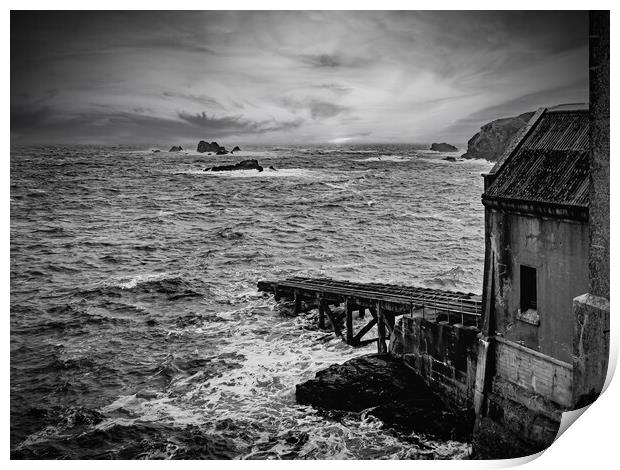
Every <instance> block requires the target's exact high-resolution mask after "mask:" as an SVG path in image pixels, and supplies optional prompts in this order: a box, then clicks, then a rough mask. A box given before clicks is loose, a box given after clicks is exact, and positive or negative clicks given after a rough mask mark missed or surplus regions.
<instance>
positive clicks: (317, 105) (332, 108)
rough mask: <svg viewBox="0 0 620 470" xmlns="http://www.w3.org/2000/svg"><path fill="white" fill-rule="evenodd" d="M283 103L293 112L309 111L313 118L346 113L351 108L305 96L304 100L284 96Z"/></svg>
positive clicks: (324, 117)
mask: <svg viewBox="0 0 620 470" xmlns="http://www.w3.org/2000/svg"><path fill="white" fill-rule="evenodd" d="M281 102H282V104H283V105H284V106H285V107H286V108H288V109H290V110H291V111H292V112H293V113H295V114H297V113H299V112H307V113H308V114H310V117H311V118H312V119H326V118H331V117H334V116H337V115H338V114H342V113H346V112H348V111H349V110H350V109H349V108H348V107H347V106H342V105H339V104H335V103H333V102H331V101H323V100H319V99H314V98H305V99H303V100H293V99H288V98H283V99H282V100H281Z"/></svg>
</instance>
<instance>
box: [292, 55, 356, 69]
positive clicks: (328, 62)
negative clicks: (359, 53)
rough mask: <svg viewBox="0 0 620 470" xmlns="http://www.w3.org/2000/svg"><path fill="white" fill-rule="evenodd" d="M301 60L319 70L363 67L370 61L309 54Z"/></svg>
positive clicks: (340, 56) (348, 56)
mask: <svg viewBox="0 0 620 470" xmlns="http://www.w3.org/2000/svg"><path fill="white" fill-rule="evenodd" d="M299 60H300V61H301V62H302V63H303V64H306V65H310V66H312V67H318V68H327V69H333V68H340V67H363V66H364V65H367V64H368V59H364V58H362V57H354V56H350V55H347V54H342V53H337V54H308V55H302V56H300V57H299Z"/></svg>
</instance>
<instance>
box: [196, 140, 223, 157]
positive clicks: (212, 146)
mask: <svg viewBox="0 0 620 470" xmlns="http://www.w3.org/2000/svg"><path fill="white" fill-rule="evenodd" d="M196 151H197V152H200V153H205V152H212V153H214V154H216V155H226V154H227V153H228V152H227V151H226V148H225V147H221V146H220V145H219V144H218V143H217V142H211V143H209V142H206V141H204V140H201V141H200V142H198V148H197V149H196Z"/></svg>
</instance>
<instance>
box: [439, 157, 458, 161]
mask: <svg viewBox="0 0 620 470" xmlns="http://www.w3.org/2000/svg"><path fill="white" fill-rule="evenodd" d="M442 160H445V161H447V162H455V161H457V160H456V157H445V158H443V159H442Z"/></svg>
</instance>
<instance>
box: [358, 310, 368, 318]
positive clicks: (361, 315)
mask: <svg viewBox="0 0 620 470" xmlns="http://www.w3.org/2000/svg"><path fill="white" fill-rule="evenodd" d="M365 313H366V309H365V308H364V307H360V310H359V318H364V314H365Z"/></svg>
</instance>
